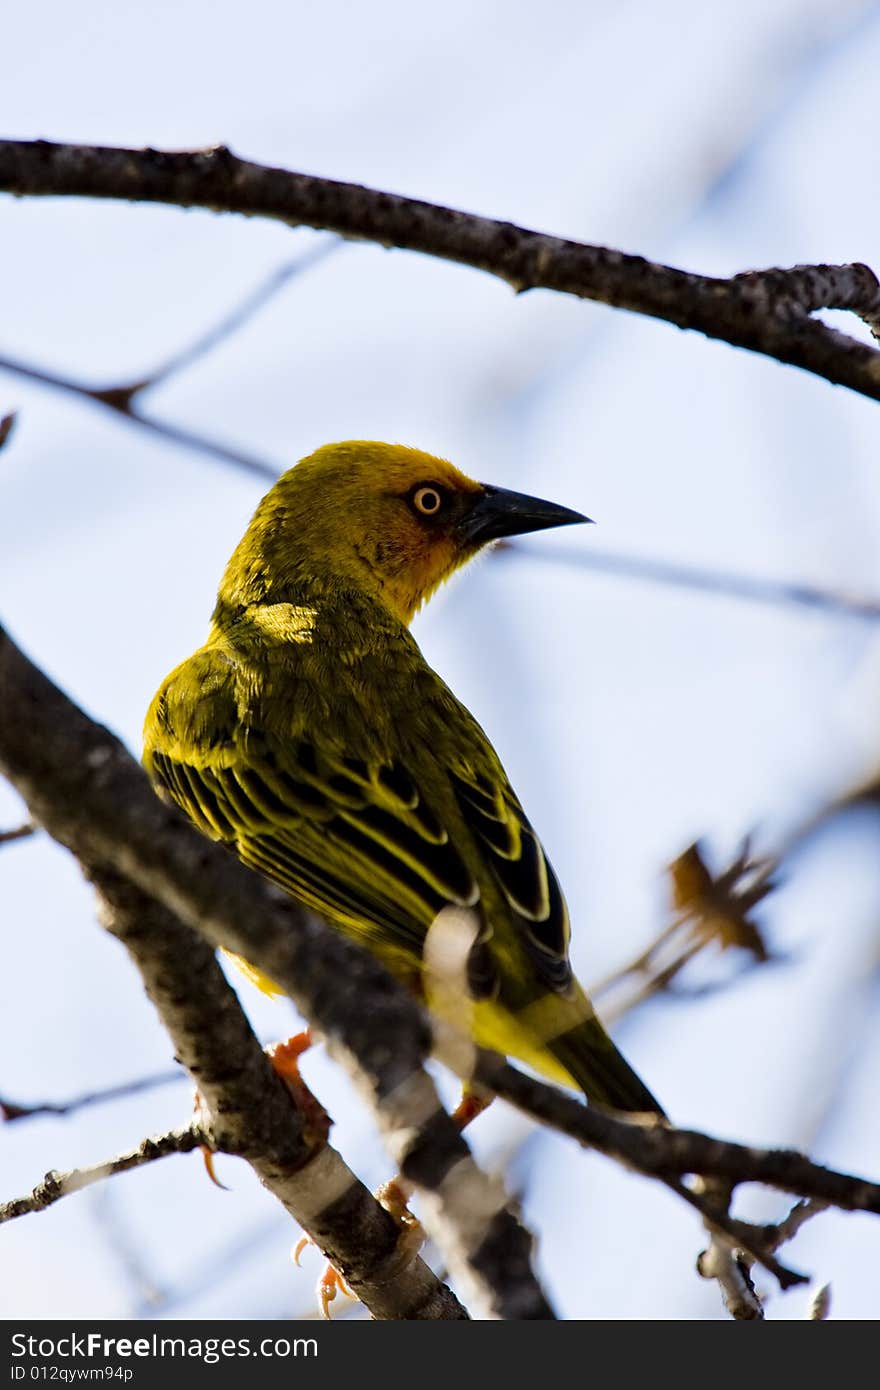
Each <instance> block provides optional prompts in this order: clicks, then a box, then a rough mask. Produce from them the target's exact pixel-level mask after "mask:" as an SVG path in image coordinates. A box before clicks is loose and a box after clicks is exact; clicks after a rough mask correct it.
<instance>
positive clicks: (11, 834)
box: [0, 821, 37, 845]
mask: <svg viewBox="0 0 880 1390" xmlns="http://www.w3.org/2000/svg"><path fill="white" fill-rule="evenodd" d="M36 833H37V827H36V826H35V825H34V824H33V822H32V821H25V823H24V825H17V826H15V828H14V829H13V830H0V845H10V844H12V843H13V841H15V840H29V839H30V837H31V836H32V835H36Z"/></svg>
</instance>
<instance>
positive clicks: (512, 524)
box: [457, 484, 590, 545]
mask: <svg viewBox="0 0 880 1390" xmlns="http://www.w3.org/2000/svg"><path fill="white" fill-rule="evenodd" d="M589 520H590V518H589V517H588V516H583V515H582V514H581V513H580V512H573V511H572V510H571V508H570V507H559V506H557V504H556V503H555V502H544V501H542V500H541V498H540V497H527V496H526V494H525V493H523V492H508V491H507V490H506V489H505V488H503V487H489V486H488V484H484V485H483V492H482V495H481V496H479V497H477V499H476V500H475V501H474V503H473V504H472V505H471V507H470V508H469V509H468V511H467V512H465V514H464V516H463V517H462V518H461V520H460V522H459V523H458V527H457V530H458V534H459V535H460V536H461V538H462V540H463V541H465V542H467V543H468V544H470V545H484V544H485V543H486V542H487V541H497V540H500V539H501V538H502V536H522V535H524V534H525V533H526V532H527V531H544V530H546V529H547V528H548V527H550V526H573V525H574V524H575V523H576V522H580V521H589Z"/></svg>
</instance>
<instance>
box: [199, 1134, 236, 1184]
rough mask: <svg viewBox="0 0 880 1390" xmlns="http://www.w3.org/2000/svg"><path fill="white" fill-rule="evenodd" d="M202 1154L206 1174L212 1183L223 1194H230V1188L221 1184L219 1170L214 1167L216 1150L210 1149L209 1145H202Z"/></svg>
mask: <svg viewBox="0 0 880 1390" xmlns="http://www.w3.org/2000/svg"><path fill="white" fill-rule="evenodd" d="M200 1152H201V1155H202V1161H203V1162H204V1165H205V1172H206V1173H207V1174H208V1177H209V1178H210V1179H211V1182H212V1183H213V1184H214V1186H215V1187H219V1188H220V1191H221V1192H228V1191H229V1188H228V1187H227V1186H226V1183H225V1182H221V1181H220V1179H219V1178H218V1177H217V1169H216V1167H215V1165H214V1150H213V1149H209V1148H208V1146H207V1144H202V1145H201V1146H200Z"/></svg>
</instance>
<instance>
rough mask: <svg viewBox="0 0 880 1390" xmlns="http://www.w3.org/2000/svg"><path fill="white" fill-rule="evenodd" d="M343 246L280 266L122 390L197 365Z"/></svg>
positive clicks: (144, 387) (144, 386)
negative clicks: (222, 313) (180, 346)
mask: <svg viewBox="0 0 880 1390" xmlns="http://www.w3.org/2000/svg"><path fill="white" fill-rule="evenodd" d="M344 244H345V243H344V242H342V241H340V240H338V239H337V238H336V237H333V238H332V239H330V240H328V241H324V242H322V243H321V245H320V246H316V247H314V248H313V249H312V250H311V251H307V252H306V254H305V255H304V256H300V257H299V258H298V259H297V260H295V261H288V262H287V264H286V265H282V266H279V267H278V268H277V269H275V270H273V271H272V273H271V274H270V275H268V276H267V277H266V278H265V280H263V281H262V282H261V283H260V284H259V285H257V287H256V288H255V289H253V290H251V292H250V293H249V294H247V295H246V296H245V297H244V299H242V301H241V303H240V304H238V305H236V306H235V307H234V308H232V309H230V310H229V312H228V313H226V314H224V315H223V317H222V318H221V319H220V320H219V322H218V323H216V324H214V325H213V326H212V327H211V328H209V329H208V330H207V332H205V333H202V334H200V335H199V336H198V337H197V338H196V339H195V340H194V341H193V342H192V343H190V344H189V345H188V346H187V347H183V348H181V349H180V351H179V352H175V353H174V354H172V356H171V357H169V358H168V359H167V360H166V361H165V362H164V363H162V364H161V365H160V366H158V367H154V368H153V369H152V371H151V372H150V373H149V375H148V376H146V377H144V378H143V379H142V380H140V381H136V382H135V383H134V384H133V385H132V386H130V387H128V388H122V389H127V390H129V391H130V392H131V394H132V395H136V394H138V393H140V392H144V391H152V390H153V388H154V387H156V386H158V385H160V383H162V382H165V381H167V380H168V379H169V377H172V376H176V375H178V374H179V373H180V372H182V371H185V370H186V369H187V367H191V366H192V365H193V364H194V363H195V362H199V361H200V360H201V359H202V358H203V357H206V356H207V355H208V353H210V352H213V351H214V349H215V348H217V347H219V346H220V344H221V343H223V342H225V341H226V340H227V339H228V338H231V337H232V335H233V334H234V333H237V332H238V331H239V330H240V329H241V328H243V327H244V325H245V324H246V323H247V322H248V320H249V319H252V318H253V317H254V315H255V314H257V313H258V312H259V310H260V309H262V308H263V307H264V305H266V304H268V303H270V301H271V300H273V299H274V298H275V297H276V295H278V294H279V293H280V291H281V290H283V289H284V287H285V285H288V284H290V282H291V280H296V279H298V278H299V277H300V276H301V275H305V274H306V272H307V271H309V270H314V268H315V267H316V266H318V265H320V264H321V263H322V261H326V260H327V259H328V258H329V257H330V256H334V255H335V254H336V253H337V252H338V251H339V250H340V248H341V247H342V246H344Z"/></svg>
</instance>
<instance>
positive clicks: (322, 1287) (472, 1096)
mask: <svg viewBox="0 0 880 1390" xmlns="http://www.w3.org/2000/svg"><path fill="white" fill-rule="evenodd" d="M491 1103H492V1097H491V1096H484V1095H482V1094H480V1093H479V1092H478V1091H472V1090H470V1089H469V1088H468V1087H467V1086H465V1087H464V1089H463V1090H462V1093H461V1100H460V1101H459V1103H458V1105H457V1106H456V1107H455V1109H454V1110H453V1112H452V1117H451V1118H452V1120H453V1121H454V1122H455V1124H456V1125H457V1127H458V1128H459V1129H460V1130H462V1129H466V1128H467V1126H468V1125H469V1124H470V1123H471V1122H472V1121H473V1120H475V1119H476V1118H477V1116H478V1115H482V1113H483V1111H484V1110H485V1109H486V1108H487V1107H488V1106H489V1105H491ZM373 1195H374V1196H375V1198H376V1201H377V1202H378V1203H379V1205H380V1206H382V1207H384V1208H385V1210H386V1211H387V1212H388V1213H389V1215H391V1216H393V1217H394V1220H395V1221H396V1222H397V1224H398V1225H399V1226H400V1237H399V1240H398V1245H397V1249H398V1254H399V1256H400V1258H401V1260H402V1261H403V1262H405V1263H407V1264H408V1263H409V1261H410V1260H413V1259H415V1257H416V1255H417V1254H418V1253H419V1251H420V1250H421V1248H422V1246H423V1245H424V1243H425V1240H426V1239H427V1237H426V1235H425V1229H424V1227H423V1226H422V1223H421V1222H420V1221H419V1219H418V1217H417V1216H414V1215H413V1213H412V1212H411V1211H410V1209H409V1205H408V1204H409V1200H410V1198H411V1196H412V1188H411V1187H410V1186H409V1184H408V1183H407V1182H406V1181H405V1180H404V1179H403V1178H402V1177H400V1176H398V1177H396V1178H392V1179H391V1180H390V1182H386V1183H383V1184H382V1186H381V1187H379V1188H377V1189H376V1191H375V1193H374V1194H373ZM310 1245H314V1241H313V1240H312V1238H311V1236H309V1235H304V1236H302V1237H301V1238H300V1240H299V1241H298V1242H297V1244H296V1247H295V1248H294V1251H293V1259H294V1263H295V1264H297V1265H298V1264H299V1262H300V1256H301V1255H302V1253H303V1251H304V1250H305V1249H307V1247H308V1246H310ZM340 1293H341V1294H343V1295H344V1296H345V1297H346V1298H352V1299H353V1298H356V1297H357V1295H356V1294H354V1293H353V1292H352V1291H351V1289H350V1288H349V1287H348V1284H346V1282H345V1279H344V1278H343V1277H342V1275H341V1274H340V1273H339V1270H338V1269H336V1267H335V1266H334V1265H332V1264H330V1263H329V1261H328V1263H327V1264H326V1265H325V1267H324V1271H323V1273H322V1274H321V1277H320V1279H319V1280H318V1284H317V1294H318V1306H319V1308H320V1310H321V1314H322V1316H323V1317H325V1318H329V1317H330V1304H331V1303H332V1302H333V1301H334V1299H335V1298H336V1296H337V1294H340Z"/></svg>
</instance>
